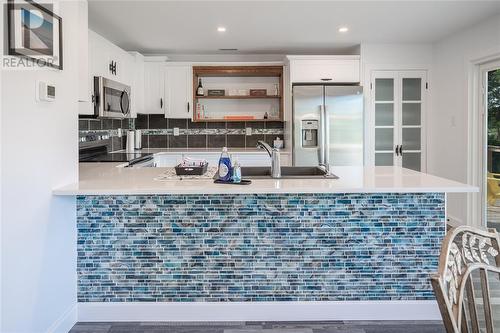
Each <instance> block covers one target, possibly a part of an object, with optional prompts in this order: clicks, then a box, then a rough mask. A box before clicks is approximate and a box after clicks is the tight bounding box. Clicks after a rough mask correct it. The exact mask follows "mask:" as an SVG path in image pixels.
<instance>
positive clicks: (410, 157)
mask: <svg viewBox="0 0 500 333" xmlns="http://www.w3.org/2000/svg"><path fill="white" fill-rule="evenodd" d="M425 84H426V72H425V71H374V72H372V93H371V101H372V112H373V114H372V117H371V119H372V124H373V132H372V138H373V146H372V149H373V150H372V151H373V155H372V158H373V163H374V164H375V165H376V166H392V165H395V166H402V167H404V168H408V169H413V170H416V171H425V170H423V169H424V166H425V153H424V152H425V132H424V120H425V117H424V110H425V92H426V90H425Z"/></svg>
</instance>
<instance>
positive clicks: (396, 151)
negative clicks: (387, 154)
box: [394, 145, 399, 156]
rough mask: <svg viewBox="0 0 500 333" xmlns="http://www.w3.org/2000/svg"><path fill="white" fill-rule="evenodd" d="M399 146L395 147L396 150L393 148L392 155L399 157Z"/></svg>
mask: <svg viewBox="0 0 500 333" xmlns="http://www.w3.org/2000/svg"><path fill="white" fill-rule="evenodd" d="M398 148H399V146H398V145H396V148H394V153H396V156H399V150H398Z"/></svg>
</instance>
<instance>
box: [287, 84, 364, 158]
mask: <svg viewBox="0 0 500 333" xmlns="http://www.w3.org/2000/svg"><path fill="white" fill-rule="evenodd" d="M292 89H293V165H295V166H314V165H318V164H321V163H323V164H329V165H331V166H349V165H363V132H364V122H363V87H360V86H334V85H294V86H293V88H292Z"/></svg>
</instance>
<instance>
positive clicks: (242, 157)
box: [154, 151, 290, 167]
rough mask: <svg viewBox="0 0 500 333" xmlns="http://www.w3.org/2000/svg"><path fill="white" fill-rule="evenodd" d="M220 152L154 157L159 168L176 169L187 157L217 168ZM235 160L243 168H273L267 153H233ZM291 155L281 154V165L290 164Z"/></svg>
mask: <svg viewBox="0 0 500 333" xmlns="http://www.w3.org/2000/svg"><path fill="white" fill-rule="evenodd" d="M220 154H221V153H220V152H200V151H196V152H189V151H187V152H182V153H171V152H164V153H157V154H155V155H154V161H155V164H156V166H157V167H174V166H176V165H177V164H179V163H181V162H182V160H183V159H184V158H186V157H189V158H192V159H204V160H206V161H207V162H208V164H209V166H217V164H218V163H219V157H220ZM230 154H231V156H232V157H233V159H237V160H238V162H239V163H240V165H241V166H243V167H248V166H269V167H270V166H271V159H270V158H269V155H268V154H267V153H266V152H231V153H230ZM289 157H290V156H289V154H286V153H284V154H281V165H282V166H287V165H290V164H289Z"/></svg>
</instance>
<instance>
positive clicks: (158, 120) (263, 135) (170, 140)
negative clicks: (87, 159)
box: [78, 114, 286, 151]
mask: <svg viewBox="0 0 500 333" xmlns="http://www.w3.org/2000/svg"><path fill="white" fill-rule="evenodd" d="M78 125H79V133H80V142H88V141H96V140H100V139H102V138H105V137H107V138H110V139H111V140H110V142H111V147H109V148H110V150H113V151H114V150H120V149H123V147H124V142H123V141H124V138H123V137H121V138H120V137H119V131H118V129H119V128H121V129H124V130H127V129H140V130H142V147H143V148H222V147H229V148H255V147H256V145H257V141H259V140H264V141H265V142H267V143H268V144H269V145H271V146H272V145H273V141H274V140H275V139H276V137H280V138H282V139H283V133H284V123H283V122H281V121H255V122H192V121H191V120H190V119H169V118H165V117H164V116H163V115H159V114H157V115H153V114H152V115H146V114H139V115H137V118H136V119H123V120H121V119H85V120H84V119H81V120H79V123H78ZM248 128H250V129H251V131H248V130H247V129H248ZM174 129H175V131H177V129H178V135H177V132H176V133H175V134H176V135H174ZM247 133H251V135H247ZM285 144H286V143H285Z"/></svg>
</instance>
